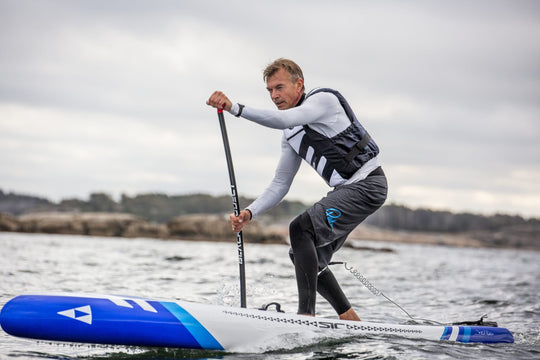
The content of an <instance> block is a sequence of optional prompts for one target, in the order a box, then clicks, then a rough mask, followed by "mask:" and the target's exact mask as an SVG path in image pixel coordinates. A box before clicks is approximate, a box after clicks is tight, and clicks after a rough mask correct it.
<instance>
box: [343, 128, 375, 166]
mask: <svg viewBox="0 0 540 360" xmlns="http://www.w3.org/2000/svg"><path fill="white" fill-rule="evenodd" d="M370 141H371V136H369V134H368V133H367V132H366V133H365V134H364V137H362V140H360V141H359V142H357V143H356V144H354V146H353V148H352V149H351V151H349V153H348V154H347V155H345V160H347V162H351V161H353V160H354V158H355V157H356V156H357V155H358V154H360V153H361V152H362V151H364V150H365V148H366V146H368V144H369V142H370Z"/></svg>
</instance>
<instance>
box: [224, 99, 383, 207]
mask: <svg viewBox="0 0 540 360" xmlns="http://www.w3.org/2000/svg"><path fill="white" fill-rule="evenodd" d="M239 110H240V108H239V105H238V104H233V106H232V107H231V110H229V112H230V113H231V114H232V115H236V114H238V112H239ZM241 116H242V117H243V118H245V119H248V120H250V121H253V122H255V123H257V124H260V125H263V126H266V127H269V128H273V129H282V130H284V129H288V128H291V127H294V126H299V125H308V124H309V127H310V128H312V129H313V130H315V131H317V132H318V133H320V134H323V135H325V136H327V137H334V136H335V135H337V134H339V133H340V132H342V131H343V130H345V129H346V128H347V127H348V126H349V125H350V124H351V122H350V120H349V118H348V117H347V114H346V113H345V111H344V110H343V107H342V106H341V104H340V103H339V100H338V98H337V97H336V96H335V95H333V94H331V93H328V92H319V93H316V94H314V95H311V96H309V97H308V98H307V99H306V100H305V101H304V102H303V103H302V104H301V105H300V106H297V107H294V108H291V109H287V110H263V109H254V108H250V107H247V106H246V107H244V109H243V110H242V115H241ZM301 162H302V158H301V157H300V156H299V155H298V153H296V151H295V150H294V149H293V148H292V147H291V146H290V145H289V142H288V141H287V139H286V138H285V136H283V137H282V139H281V157H280V159H279V162H278V166H277V168H276V172H275V174H274V178H273V179H272V182H271V183H270V185H269V186H268V187H267V188H266V189H265V190H264V191H263V193H262V194H261V195H260V196H259V197H258V198H257V199H256V200H255V201H254V202H253V203H251V204H250V205H249V206H248V207H247V208H246V209H248V210H249V211H251V213H252V216H253V218H255V217H256V216H257V215H260V214H262V213H264V212H265V211H267V210H269V209H271V208H273V207H274V206H276V205H277V204H278V203H279V202H280V201H281V200H282V199H283V198H284V197H285V195H287V193H288V192H289V189H290V187H291V184H292V181H293V179H294V177H295V175H296V173H297V172H298V169H299V168H300V164H301ZM378 166H379V161H378V158H377V157H375V158H373V159H371V160H369V161H368V162H367V163H366V164H364V166H362V168H361V169H360V170H358V171H357V172H356V173H355V174H354V175H353V176H352V177H351V178H350V179H349V180H348V181H347V182H346V184H347V183H353V182H356V181H359V180H362V179H364V178H365V177H366V176H367V175H368V174H369V173H370V172H371V171H373V170H374V169H376V168H377V167H378Z"/></svg>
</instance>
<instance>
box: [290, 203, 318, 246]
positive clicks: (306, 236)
mask: <svg viewBox="0 0 540 360" xmlns="http://www.w3.org/2000/svg"><path fill="white" fill-rule="evenodd" d="M289 237H290V239H291V247H292V248H293V250H294V249H295V248H296V247H297V246H298V245H299V243H300V242H302V241H306V240H308V241H309V240H311V241H314V240H315V239H314V237H315V230H314V229H313V224H312V223H311V218H310V217H309V215H308V213H307V212H303V213H302V214H300V215H298V216H297V217H296V218H295V219H294V220H293V221H291V224H290V225H289Z"/></svg>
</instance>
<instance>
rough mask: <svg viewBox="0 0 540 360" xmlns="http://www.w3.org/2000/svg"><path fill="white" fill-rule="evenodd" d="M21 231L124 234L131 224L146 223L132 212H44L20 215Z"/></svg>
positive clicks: (69, 233)
mask: <svg viewBox="0 0 540 360" xmlns="http://www.w3.org/2000/svg"><path fill="white" fill-rule="evenodd" d="M18 221H19V231H21V232H29V233H48V234H68V235H93V236H122V235H123V234H124V231H125V230H126V229H127V228H128V226H129V225H131V224H134V223H144V221H143V220H141V219H140V218H138V217H137V216H135V215H131V214H119V213H64V212H44V213H32V214H26V215H21V216H19V219H18Z"/></svg>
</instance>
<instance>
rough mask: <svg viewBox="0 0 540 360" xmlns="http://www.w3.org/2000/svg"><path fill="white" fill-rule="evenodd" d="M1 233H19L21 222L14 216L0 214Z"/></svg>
mask: <svg viewBox="0 0 540 360" xmlns="http://www.w3.org/2000/svg"><path fill="white" fill-rule="evenodd" d="M0 231H19V221H18V220H17V219H16V218H15V217H14V216H11V215H9V214H6V213H2V212H0Z"/></svg>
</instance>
